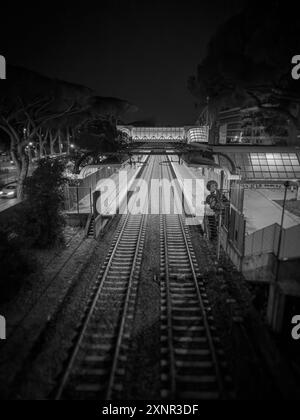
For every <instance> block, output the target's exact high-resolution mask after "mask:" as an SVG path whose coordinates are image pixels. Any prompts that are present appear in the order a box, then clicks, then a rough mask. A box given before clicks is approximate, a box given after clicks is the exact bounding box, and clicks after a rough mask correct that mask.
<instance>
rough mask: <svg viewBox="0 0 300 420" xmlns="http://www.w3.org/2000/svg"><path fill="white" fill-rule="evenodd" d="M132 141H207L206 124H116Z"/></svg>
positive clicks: (145, 142)
mask: <svg viewBox="0 0 300 420" xmlns="http://www.w3.org/2000/svg"><path fill="white" fill-rule="evenodd" d="M117 128H118V130H120V131H123V132H124V133H126V134H127V135H128V138H129V141H130V142H133V143H144V144H147V143H184V144H186V143H188V144H189V143H194V142H196V143H208V127H207V126H185V127H134V126H129V125H126V126H125V125H118V127H117Z"/></svg>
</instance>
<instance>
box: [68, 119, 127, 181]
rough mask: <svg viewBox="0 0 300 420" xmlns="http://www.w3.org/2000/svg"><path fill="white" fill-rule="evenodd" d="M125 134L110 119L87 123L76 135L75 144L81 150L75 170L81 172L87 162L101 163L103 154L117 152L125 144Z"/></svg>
mask: <svg viewBox="0 0 300 420" xmlns="http://www.w3.org/2000/svg"><path fill="white" fill-rule="evenodd" d="M123 140H124V136H123V133H121V132H120V131H119V130H117V127H116V126H115V125H114V124H112V123H111V122H110V121H109V120H95V121H90V122H88V123H87V124H85V126H84V127H82V128H81V129H80V131H79V132H78V133H77V135H76V136H75V145H76V148H77V149H78V150H79V152H78V157H77V159H76V162H75V166H74V172H75V173H79V171H80V166H81V165H82V164H83V163H84V162H85V161H87V162H90V161H92V162H91V163H93V164H97V163H99V159H100V157H101V156H103V155H105V154H106V153H112V152H117V151H118V150H120V148H121V147H122V145H123Z"/></svg>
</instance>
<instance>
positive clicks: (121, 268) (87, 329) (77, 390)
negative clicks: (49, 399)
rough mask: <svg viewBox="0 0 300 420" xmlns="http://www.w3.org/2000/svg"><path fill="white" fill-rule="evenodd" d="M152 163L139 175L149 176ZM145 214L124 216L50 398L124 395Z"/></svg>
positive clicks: (91, 398)
mask: <svg viewBox="0 0 300 420" xmlns="http://www.w3.org/2000/svg"><path fill="white" fill-rule="evenodd" d="M152 170H153V164H151V166H150V165H149V166H148V167H146V169H145V171H144V173H143V174H142V175H144V177H148V176H149V175H150V176H151V173H152ZM146 223H147V216H146V215H145V214H138V215H130V214H127V215H123V216H122V218H121V220H120V223H119V226H118V229H117V232H116V235H115V238H114V241H113V243H112V246H111V248H110V250H109V253H108V256H107V258H106V261H105V264H104V266H103V267H102V269H101V272H100V274H99V279H98V280H99V282H98V285H97V291H96V293H95V295H94V297H93V299H92V301H91V305H90V307H89V308H88V311H87V316H86V317H85V320H84V323H83V326H82V328H81V331H80V334H79V336H78V339H77V341H76V344H75V346H74V348H73V351H72V354H71V356H70V359H69V361H68V363H67V366H66V369H65V371H64V374H63V377H62V380H61V382H60V384H59V388H58V390H57V393H56V396H55V399H69V398H71V399H84V400H86V399H87V400H95V399H106V400H109V399H113V398H118V396H119V395H121V393H122V391H123V382H124V377H125V373H126V362H127V354H128V350H129V348H130V341H131V332H132V326H133V320H134V312H135V304H136V300H137V291H138V281H139V273H140V267H141V261H142V253H143V248H144V240H145V234H146Z"/></svg>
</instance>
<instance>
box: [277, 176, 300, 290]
mask: <svg viewBox="0 0 300 420" xmlns="http://www.w3.org/2000/svg"><path fill="white" fill-rule="evenodd" d="M293 183H295V184H298V182H297V181H294V182H293V181H286V182H285V183H284V197H283V204H282V214H281V222H280V231H279V239H278V248H277V264H276V274H275V282H276V283H277V282H278V280H279V268H280V251H281V244H282V235H283V225H284V216H285V208H286V199H287V192H288V189H289V187H290V186H291V185H292V184H293Z"/></svg>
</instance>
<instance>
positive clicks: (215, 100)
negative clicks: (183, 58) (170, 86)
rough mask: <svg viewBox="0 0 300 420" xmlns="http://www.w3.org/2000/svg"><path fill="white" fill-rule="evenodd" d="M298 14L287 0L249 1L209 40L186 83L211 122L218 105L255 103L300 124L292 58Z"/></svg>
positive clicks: (298, 41) (298, 40) (298, 37)
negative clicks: (207, 113) (200, 60)
mask: <svg viewBox="0 0 300 420" xmlns="http://www.w3.org/2000/svg"><path fill="white" fill-rule="evenodd" d="M298 21H299V17H298V14H297V13H296V11H295V13H294V14H293V13H291V8H289V7H288V4H287V2H282V1H280V0H274V1H272V2H259V1H257V0H255V1H251V2H249V3H248V4H247V6H246V7H245V8H244V9H243V10H242V11H241V12H240V13H239V14H237V15H236V16H233V17H231V18H230V19H229V20H228V21H226V22H225V23H224V24H223V25H222V26H221V27H220V28H219V29H218V31H217V32H216V33H215V35H214V36H213V38H212V39H211V41H210V43H209V46H208V50H207V55H206V57H205V58H204V60H203V61H202V62H201V64H200V65H199V66H198V68H197V72H196V75H195V76H192V77H190V79H189V81H188V87H189V90H190V92H191V93H192V94H193V95H194V96H195V97H196V98H197V100H198V104H199V107H200V109H201V110H204V109H206V107H207V104H208V107H209V114H210V119H211V120H210V123H213V121H214V119H215V118H216V115H217V113H218V111H219V110H220V109H222V108H226V107H227V108H228V107H235V106H245V105H246V106H247V105H255V106H258V107H259V108H261V109H266V110H268V112H270V110H271V111H274V112H275V113H276V114H281V115H283V116H285V117H286V119H287V122H288V123H290V124H291V125H293V126H294V127H295V126H296V127H299V125H300V106H299V104H300V83H297V81H295V80H293V78H292V77H291V70H292V65H291V60H292V57H293V56H294V55H295V54H296V53H297V51H298V49H299V45H300V31H299V28H298V26H299V22H298Z"/></svg>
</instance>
